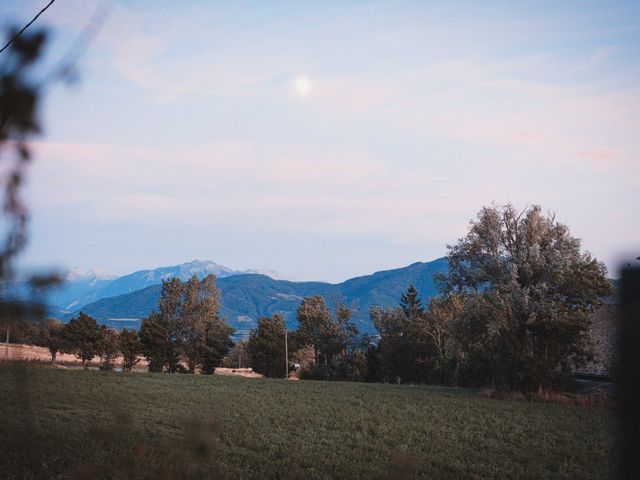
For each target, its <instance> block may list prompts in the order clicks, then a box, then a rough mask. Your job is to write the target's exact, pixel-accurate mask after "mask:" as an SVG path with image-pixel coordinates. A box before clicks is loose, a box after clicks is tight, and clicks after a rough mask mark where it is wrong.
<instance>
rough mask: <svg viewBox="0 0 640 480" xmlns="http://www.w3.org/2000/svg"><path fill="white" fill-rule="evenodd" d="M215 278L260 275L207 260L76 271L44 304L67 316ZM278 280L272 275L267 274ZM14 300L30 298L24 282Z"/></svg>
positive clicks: (15, 289)
mask: <svg viewBox="0 0 640 480" xmlns="http://www.w3.org/2000/svg"><path fill="white" fill-rule="evenodd" d="M211 273H212V274H214V275H215V276H216V277H218V278H224V277H228V276H231V275H242V274H247V273H249V274H252V273H261V272H258V271H257V270H244V271H240V270H232V269H231V268H228V267H225V266H223V265H219V264H217V263H215V262H212V261H210V260H194V261H192V262H188V263H183V264H180V265H173V266H169V267H160V268H156V269H153V270H140V271H137V272H134V273H130V274H128V275H124V276H121V277H116V276H109V275H107V274H105V273H104V272H99V271H95V270H90V271H85V270H82V269H79V268H75V269H72V270H69V271H67V272H65V274H64V283H63V284H62V285H61V286H59V287H57V288H54V289H52V290H51V291H49V292H48V293H47V298H46V303H47V304H48V305H50V306H51V307H52V310H53V311H55V312H57V313H59V314H60V313H61V314H63V315H64V314H68V313H72V312H75V311H77V310H78V309H79V308H81V307H83V306H84V305H87V304H89V303H92V302H95V301H97V300H100V299H102V298H107V297H114V296H116V295H122V294H126V293H130V292H135V291H137V290H141V289H143V288H146V287H150V286H152V285H159V284H161V283H162V281H163V280H166V279H168V278H172V277H176V278H179V279H180V280H183V281H185V280H188V279H189V278H191V277H192V276H193V275H196V276H197V277H198V278H203V277H205V276H206V275H209V274H211ZM266 273H267V274H268V275H270V276H273V277H277V274H276V273H275V272H266ZM11 293H12V295H10V296H13V297H19V298H26V297H28V295H29V290H28V288H27V284H26V282H19V283H17V284H15V285H14V286H13V287H12V292H11Z"/></svg>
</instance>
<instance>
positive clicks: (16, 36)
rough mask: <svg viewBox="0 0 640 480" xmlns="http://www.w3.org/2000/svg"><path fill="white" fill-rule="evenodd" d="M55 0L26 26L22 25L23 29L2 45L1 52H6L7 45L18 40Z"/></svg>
mask: <svg viewBox="0 0 640 480" xmlns="http://www.w3.org/2000/svg"><path fill="white" fill-rule="evenodd" d="M55 1H56V0H51V1H50V2H49V3H48V4H47V5H46V6H45V7H44V8H43V9H42V10H40V11H39V12H38V14H37V15H36V16H35V17H33V19H31V21H30V22H29V23H27V24H26V25H25V26H24V27H22V30H20V31H19V32H18V33H16V34H15V35H14V36H13V37H11V38H10V39H9V41H8V42H7V44H6V45H5V46H4V47H2V49H1V50H0V53H2V52H4V51H5V50H6V49H7V47H9V45H11V44H12V43H13V41H14V40H16V39H17V38H18V37H19V36H20V35H22V33H23V32H24V31H25V30H26V29H27V28H29V27H30V26H31V24H32V23H33V22H35V21H36V20H37V18H38V17H39V16H40V15H42V14H43V13H44V12H45V10H46V9H47V8H49V7H50V6H51V5H53V2H55Z"/></svg>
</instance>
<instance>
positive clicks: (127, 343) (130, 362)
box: [118, 328, 141, 371]
mask: <svg viewBox="0 0 640 480" xmlns="http://www.w3.org/2000/svg"><path fill="white" fill-rule="evenodd" d="M118 347H119V348H120V352H121V353H122V371H130V370H131V369H132V368H133V366H134V365H135V364H136V363H138V361H139V360H138V355H139V354H140V349H141V345H140V339H139V338H138V332H136V331H135V330H128V329H126V328H124V329H123V330H122V331H121V332H120V336H119V338H118Z"/></svg>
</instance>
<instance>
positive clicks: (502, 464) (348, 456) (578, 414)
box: [0, 364, 615, 479]
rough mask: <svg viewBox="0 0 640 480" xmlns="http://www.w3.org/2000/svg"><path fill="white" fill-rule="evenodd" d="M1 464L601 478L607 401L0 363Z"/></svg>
mask: <svg viewBox="0 0 640 480" xmlns="http://www.w3.org/2000/svg"><path fill="white" fill-rule="evenodd" d="M0 412H1V413H2V419H3V420H2V424H1V425H0V442H1V443H0V445H2V447H0V477H2V478H153V479H156V478H234V479H236V478H283V479H284V478H305V479H310V478H452V479H459V478H501V479H502V478H532V479H533V478H567V479H575V478H580V479H586V478H609V477H611V476H612V472H613V469H614V466H615V465H614V462H615V450H614V447H615V445H614V444H615V411H614V410H613V409H611V408H593V407H578V406H570V405H556V404H542V403H526V402H509V401H501V400H493V399H486V398H481V397H480V396H479V395H477V393H476V392H475V391H473V390H466V389H455V388H438V387H428V386H425V387H423V386H396V385H371V384H362V383H360V384H356V383H333V382H311V381H300V382H285V381H282V380H266V379H265V380H252V379H243V378H228V377H218V376H213V377H211V376H203V375H197V376H192V375H168V374H135V373H133V374H125V375H122V374H118V373H102V372H95V371H89V372H84V371H67V370H53V369H49V368H41V367H40V368H38V367H32V366H24V365H20V364H15V365H11V364H2V365H0Z"/></svg>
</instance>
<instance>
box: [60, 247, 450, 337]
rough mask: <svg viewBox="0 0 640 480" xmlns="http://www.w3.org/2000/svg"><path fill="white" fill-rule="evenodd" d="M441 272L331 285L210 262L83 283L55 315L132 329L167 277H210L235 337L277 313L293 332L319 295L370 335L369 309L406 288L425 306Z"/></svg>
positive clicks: (410, 271) (411, 270) (418, 267)
mask: <svg viewBox="0 0 640 480" xmlns="http://www.w3.org/2000/svg"><path fill="white" fill-rule="evenodd" d="M446 271H447V261H446V259H445V258H440V259H437V260H434V261H432V262H426V263H422V262H418V263H414V264H412V265H409V266H407V267H404V268H397V269H393V270H385V271H381V272H376V273H374V274H372V275H365V276H361V277H355V278H352V279H349V280H346V281H344V282H342V283H338V284H332V283H325V282H292V281H288V280H278V279H274V278H271V277H270V276H267V275H263V274H256V273H251V272H246V271H245V272H238V271H234V270H231V269H229V268H226V267H223V266H220V265H217V264H215V263H214V262H209V261H204V262H203V261H194V262H190V263H186V264H182V265H177V266H173V267H162V268H158V269H155V270H143V271H140V272H135V273H132V274H130V275H125V276H123V277H119V278H115V279H100V278H93V279H91V278H87V279H85V280H84V282H85V283H83V284H82V285H83V286H86V287H87V289H86V291H84V292H81V294H79V295H78V297H77V298H75V299H72V298H70V297H69V296H68V294H69V292H72V291H80V290H79V289H80V287H79V285H78V286H76V287H73V288H69V289H68V290H66V291H65V295H67V296H66V297H64V298H65V299H66V300H67V301H69V300H71V301H70V302H69V303H67V304H66V306H65V307H64V308H62V309H59V310H58V312H57V313H58V316H61V317H62V318H64V319H69V318H71V317H73V316H75V315H77V314H78V313H79V312H80V311H83V312H85V313H87V314H89V315H91V316H93V317H95V318H96V319H97V320H99V321H100V322H101V323H105V324H108V325H111V326H116V327H125V326H126V327H132V328H137V326H138V325H139V322H140V319H141V318H143V317H145V316H147V315H149V314H150V313H151V312H153V311H154V310H155V309H156V306H157V302H158V298H159V297H160V293H161V290H162V285H161V283H162V280H164V279H167V278H171V277H178V278H180V279H181V280H187V279H188V278H189V277H191V276H192V275H196V276H197V277H198V278H203V277H204V276H205V275H207V274H209V273H213V274H215V275H216V276H217V277H218V282H217V283H218V287H219V288H220V291H221V304H222V306H221V314H222V316H224V317H226V318H227V320H228V321H229V323H230V324H231V326H233V327H234V328H235V329H236V330H237V331H239V332H246V331H248V330H250V329H252V328H254V327H255V326H256V323H257V320H258V319H259V318H260V317H261V316H263V315H272V314H274V313H276V312H279V313H281V314H282V315H283V317H284V318H285V321H286V323H287V325H288V326H289V327H295V326H296V320H295V312H296V309H297V307H298V305H299V303H300V301H301V300H302V298H303V297H305V296H310V295H322V296H323V297H324V298H325V299H326V300H327V303H328V304H329V306H330V307H333V306H335V305H336V304H338V303H345V304H346V305H348V306H351V307H353V319H354V321H355V322H356V324H357V325H358V327H359V329H360V331H361V332H371V331H373V326H372V324H371V322H370V320H369V308H370V307H371V306H373V305H380V306H383V307H387V306H395V305H398V303H399V301H400V296H401V295H402V294H403V293H404V292H405V291H406V289H407V288H408V287H409V285H410V284H413V285H414V286H415V287H416V288H417V289H418V291H419V293H420V295H421V297H422V299H423V301H424V302H425V303H426V302H427V301H428V300H429V299H430V298H431V297H433V296H435V295H437V293H438V289H437V285H436V283H435V282H434V278H433V275H434V274H435V273H446ZM74 288H75V289H76V290H74ZM58 298H61V297H58ZM94 299H95V301H94ZM74 307H75V308H74Z"/></svg>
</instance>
